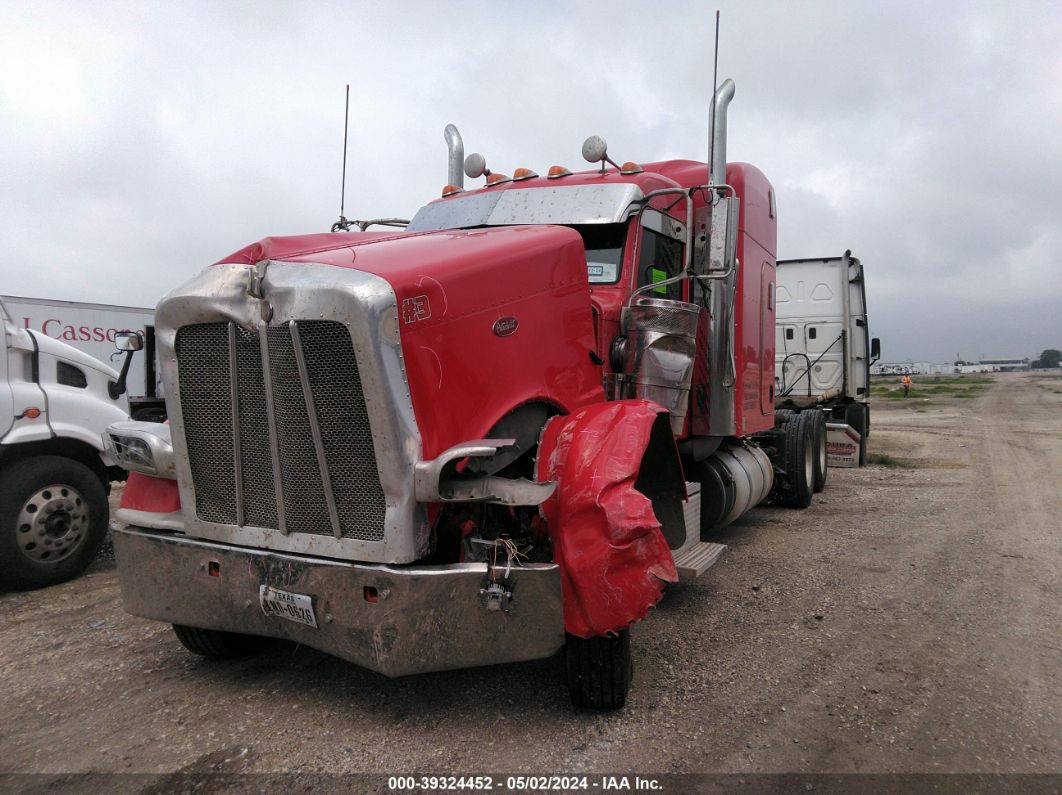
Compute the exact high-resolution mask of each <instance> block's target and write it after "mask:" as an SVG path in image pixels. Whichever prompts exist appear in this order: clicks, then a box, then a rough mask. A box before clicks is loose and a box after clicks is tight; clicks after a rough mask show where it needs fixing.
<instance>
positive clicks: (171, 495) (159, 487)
mask: <svg viewBox="0 0 1062 795" xmlns="http://www.w3.org/2000/svg"><path fill="white" fill-rule="evenodd" d="M118 507H119V508H129V509H131V510H134V511H147V512H149V513H173V512H174V511H179V510H181V495H180V492H179V491H178V489H177V481H176V480H169V479H167V478H153V477H150V476H149V475H142V474H141V473H139V472H130V473H129V477H128V478H127V479H126V481H125V491H123V492H122V502H121V504H120V505H119V506H118Z"/></svg>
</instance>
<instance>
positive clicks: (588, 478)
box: [536, 400, 678, 638]
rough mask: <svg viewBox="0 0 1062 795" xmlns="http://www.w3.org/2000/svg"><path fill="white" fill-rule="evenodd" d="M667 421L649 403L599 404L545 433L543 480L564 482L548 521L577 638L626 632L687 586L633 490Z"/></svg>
mask: <svg viewBox="0 0 1062 795" xmlns="http://www.w3.org/2000/svg"><path fill="white" fill-rule="evenodd" d="M661 414H665V411H664V409H662V408H661V407H660V406H658V405H657V404H655V403H651V402H649V401H645V400H622V401H612V402H609V403H597V404H594V405H591V406H587V407H586V408H583V409H580V410H578V411H576V412H574V413H573V414H570V415H568V416H562V417H555V418H553V419H552V420H550V422H549V423H548V424H547V425H546V428H545V430H544V431H543V432H542V441H541V444H540V447H539V455H538V463H537V469H538V471H537V473H536V474H537V477H538V480H539V481H546V480H555V481H557V490H556V491H555V492H554V494H553V496H552V497H550V499H549V500H547V501H546V502H545V503H543V505H542V511H543V513H544V514H545V517H546V521H547V524H548V527H549V534H550V538H551V539H552V541H553V559H554V561H556V562H557V563H558V564H559V565H560V568H561V590H562V593H563V596H564V626H565V629H566V630H567V631H568V632H570V633H571V634H573V635H578V636H579V637H583V638H590V637H595V636H598V635H604V634H606V633H611V632H616V631H618V630H620V629H623V628H624V627H626V626H628V625H630V624H631V623H632V622H634V621H637V620H639V619H641V618H644V617H645V614H646V613H647V612H648V610H649V608H650V607H652V606H653V605H654V604H656V603H657V602H658V601H660V597H661V596H662V595H663V590H664V584H665V583H666V582H676V581H677V580H678V573H677V572H676V571H675V562H674V560H673V559H672V557H671V551H670V550H669V549H668V545H667V542H666V541H665V540H664V536H663V534H662V533H661V532H660V522H659V521H657V518H656V516H655V514H654V513H653V504H652V502H651V501H650V500H649V498H648V497H646V496H645V495H643V494H641V493H640V492H638V491H636V490H635V488H634V484H635V481H636V480H637V479H638V469H639V467H640V466H641V462H642V458H643V456H644V454H645V452H646V449H647V447H648V445H649V438H650V433H651V431H652V428H653V423H654V422H656V420H657V417H658V416H659V415H661Z"/></svg>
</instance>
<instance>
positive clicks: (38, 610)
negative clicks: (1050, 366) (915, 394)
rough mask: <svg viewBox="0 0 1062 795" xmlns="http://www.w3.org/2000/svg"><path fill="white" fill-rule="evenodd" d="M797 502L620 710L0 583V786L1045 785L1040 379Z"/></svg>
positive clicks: (726, 568)
mask: <svg viewBox="0 0 1062 795" xmlns="http://www.w3.org/2000/svg"><path fill="white" fill-rule="evenodd" d="M879 403H880V404H882V405H876V406H875V408H874V414H873V430H872V436H871V450H872V451H874V452H882V453H888V454H890V455H893V456H895V457H898V458H903V459H907V460H910V461H912V462H913V463H914V464H915V466H914V467H913V468H909V469H901V468H892V467H881V466H869V467H866V468H863V469H860V470H841V469H834V470H831V472H830V475H829V482H828V484H827V487H826V491H825V493H823V494H822V495H816V500H815V502H814V504H813V505H812V507H811V508H809V509H808V510H806V511H794V510H785V509H758V510H756V511H753V512H752V513H751V514H750V515H749V516H748V517H746V518H745V519H744V520H743V521H742V522H740V524H738V525H735V526H733V527H731V528H728V529H727V531H725V533H723V534H722V536H721V537H720V538H718V539H716V540H719V541H721V542H723V543H726V544H728V545H729V549H728V551H727V553H726V554H725V555H724V556H723V558H722V560H721V562H720V563H719V564H718V565H716V566H715V567H714V568H713V569H712V570H711V571H709V572H708V573H707V574H706V575H705V576H703V577H701V578H700V579H699V580H697V581H695V582H693V583H689V584H683V585H680V586H677V587H675V588H674V589H673V590H672V591H671V592H670V593H669V594H668V595H667V597H666V598H665V600H664V601H663V602H662V603H661V605H660V606H659V607H658V608H657V609H656V610H655V611H654V612H653V613H652V614H651V616H650V618H649V619H648V620H647V621H645V622H643V623H642V624H639V625H638V626H636V627H635V629H634V632H633V644H634V650H635V651H634V655H635V665H636V673H635V681H634V685H633V689H632V691H631V696H630V699H629V702H628V706H627V708H626V709H625V710H624V711H622V712H619V713H613V714H593V713H588V712H577V711H574V710H573V709H572V708H571V707H570V706H569V704H568V700H567V694H566V691H565V688H564V687H563V684H562V670H561V661H560V660H559V659H558V658H553V659H549V660H542V661H539V662H535V663H526V664H520V665H505V666H495V667H491V668H482V669H476V670H466V671H454V672H446V673H439V674H429V675H422V676H414V677H409V678H405V679H398V680H388V679H386V678H384V677H382V676H379V675H376V674H373V673H371V672H368V671H365V670H362V669H359V668H357V667H354V666H352V665H349V664H346V663H344V662H341V661H339V660H337V659H333V658H331V657H328V656H326V655H324V654H320V653H318V652H315V651H312V650H310V649H306V648H296V647H293V646H283V645H278V646H277V647H275V648H273V649H271V650H270V651H268V652H266V653H263V654H261V655H258V656H256V657H253V658H250V659H246V660H241V661H235V662H223V663H217V662H206V661H202V660H200V659H198V658H196V657H194V656H192V655H190V654H188V653H187V652H186V651H185V650H184V649H183V648H182V647H181V646H180V645H179V644H178V642H177V640H176V639H175V638H174V636H173V634H172V632H171V631H170V629H169V628H168V627H166V626H163V625H160V624H156V623H152V622H148V621H144V620H141V619H138V618H133V617H131V616H129V615H126V614H125V613H124V612H123V611H122V609H121V604H120V595H119V591H118V584H117V577H116V573H115V570H114V562H113V557H112V556H111V555H109V554H104V555H103V556H102V557H101V559H100V560H99V561H98V563H97V564H96V565H95V566H94V567H93V569H92V570H91V571H90V572H89V573H88V575H87V576H85V577H82V578H81V579H79V580H77V581H74V582H71V583H66V584H64V585H61V586H57V587H54V588H49V589H45V590H41V591H36V592H30V593H6V594H0V648H2V649H3V652H2V657H0V674H2V676H3V681H4V683H5V685H4V688H3V690H2V692H0V747H2V749H3V759H2V762H0V771H7V772H38V773H39V772H48V773H84V772H151V773H172V772H180V771H184V772H189V771H190V772H196V771H205V770H210V771H222V772H244V771H247V772H272V773H278V772H283V771H305V772H315V773H346V772H359V771H371V772H380V773H391V774H395V773H399V774H412V773H445V772H453V773H457V774H481V773H485V772H509V773H513V772H518V773H575V772H592V771H598V772H604V771H610V772H615V771H638V772H643V773H649V772H652V773H661V774H663V773H695V772H696V773H700V772H728V773H741V774H745V773H754V772H806V773H815V772H817V773H871V772H873V773H882V772H884V773H897V772H965V773H974V772H982V773H994V772H1030V773H1059V772H1062V751H1060V748H1062V648H1060V640H1059V638H1060V633H1059V627H1060V621H1059V619H1060V616H1062V599H1060V598H1059V596H1060V593H1059V592H1060V583H1062V550H1060V547H1059V539H1060V531H1062V520H1060V516H1062V498H1060V493H1059V488H1058V474H1059V472H1060V471H1062V382H1060V381H1058V380H1055V381H1049V380H1046V379H1044V378H1037V377H1035V376H1029V375H1017V376H1005V377H1001V378H1000V379H999V381H998V382H997V383H996V384H995V385H994V386H992V387H990V388H989V389H988V390H987V391H986V392H985V393H984V394H982V395H981V396H979V397H977V398H974V399H967V400H951V401H950V402H948V401H940V400H934V401H932V402H931V403H928V404H918V403H915V402H909V403H908V402H897V401H879Z"/></svg>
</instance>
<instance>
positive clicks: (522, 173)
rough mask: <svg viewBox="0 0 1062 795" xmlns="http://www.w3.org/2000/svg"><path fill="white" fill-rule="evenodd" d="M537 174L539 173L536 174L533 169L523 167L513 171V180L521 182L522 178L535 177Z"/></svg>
mask: <svg viewBox="0 0 1062 795" xmlns="http://www.w3.org/2000/svg"><path fill="white" fill-rule="evenodd" d="M537 176H538V174H536V173H535V172H534V171H532V170H531V169H529V168H523V167H521V168H518V169H516V171H514V172H513V182H519V181H520V180H522V179H533V178H535V177H537Z"/></svg>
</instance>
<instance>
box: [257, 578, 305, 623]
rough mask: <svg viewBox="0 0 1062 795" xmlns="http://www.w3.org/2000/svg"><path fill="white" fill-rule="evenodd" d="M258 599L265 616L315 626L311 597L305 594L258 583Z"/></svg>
mask: <svg viewBox="0 0 1062 795" xmlns="http://www.w3.org/2000/svg"><path fill="white" fill-rule="evenodd" d="M258 601H259V603H261V605H262V612H263V613H265V614H266V615H267V616H280V617H281V618H286V619H287V620H288V621H294V622H296V623H298V624H306V625H307V626H311V627H313V628H314V629H316V628H317V616H315V615H314V614H313V598H312V597H310V596H307V595H306V594H301V593H291V592H290V591H282V590H280V589H279V588H272V587H270V586H268V585H260V586H259V587H258Z"/></svg>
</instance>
